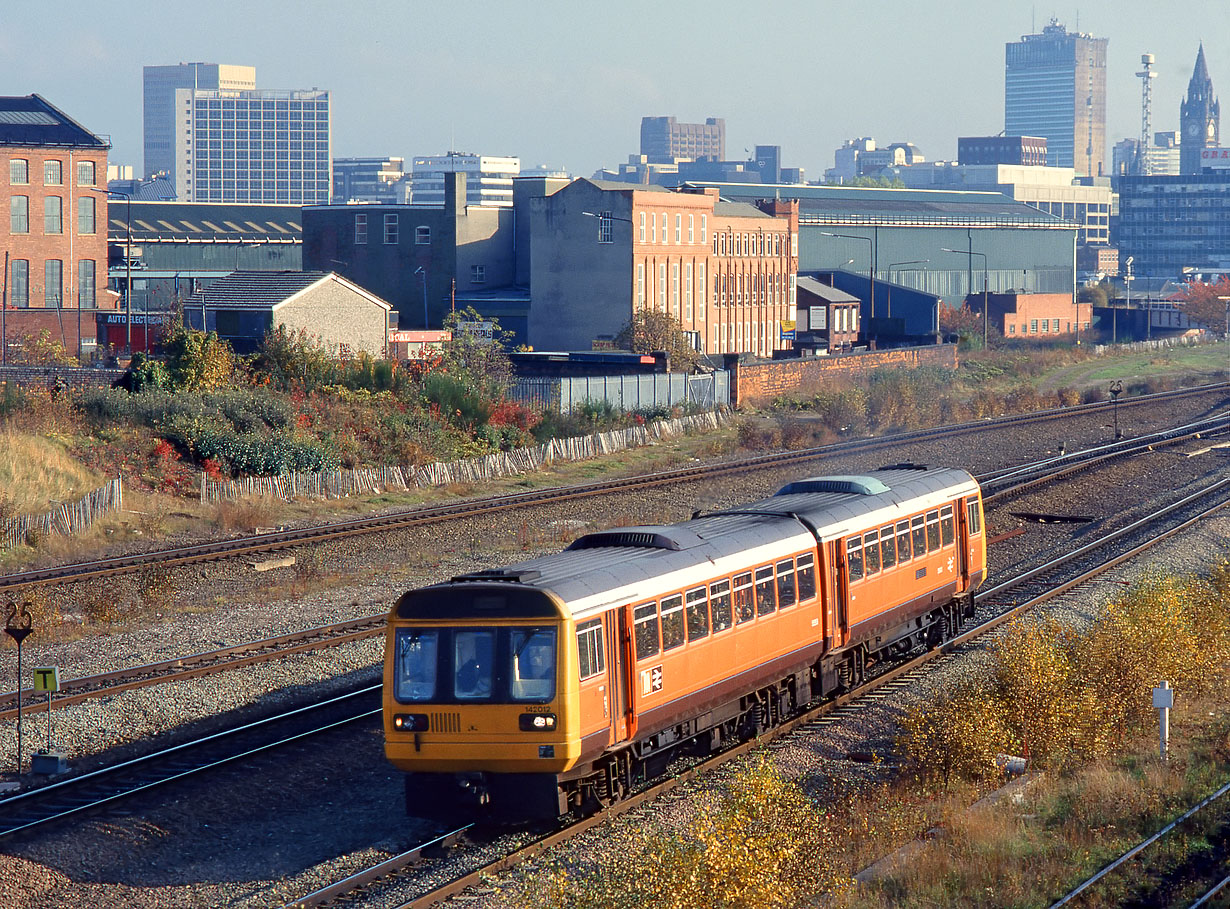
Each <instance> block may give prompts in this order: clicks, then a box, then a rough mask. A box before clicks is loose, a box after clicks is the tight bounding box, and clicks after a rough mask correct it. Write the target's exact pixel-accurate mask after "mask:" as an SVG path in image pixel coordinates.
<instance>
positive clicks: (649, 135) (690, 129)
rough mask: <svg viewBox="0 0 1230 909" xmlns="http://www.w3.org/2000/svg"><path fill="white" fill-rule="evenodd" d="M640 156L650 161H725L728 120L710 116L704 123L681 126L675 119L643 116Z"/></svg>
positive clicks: (682, 124)
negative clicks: (681, 159) (676, 159)
mask: <svg viewBox="0 0 1230 909" xmlns="http://www.w3.org/2000/svg"><path fill="white" fill-rule="evenodd" d="M641 154H642V155H646V156H648V158H649V160H650V161H651V162H658V161H660V160H663V159H673V158H688V159H690V160H693V161H695V160H696V159H697V158H712V159H713V160H715V161H725V160H726V121H725V120H723V119H722V118H720V117H710V118H709V119H707V120H706V121H705V122H704V123H679V122H678V121H676V120H675V118H674V117H642V118H641Z"/></svg>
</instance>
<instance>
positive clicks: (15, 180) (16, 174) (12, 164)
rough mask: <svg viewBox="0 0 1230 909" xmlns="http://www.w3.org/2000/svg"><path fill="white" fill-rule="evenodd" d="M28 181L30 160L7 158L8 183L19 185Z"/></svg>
mask: <svg viewBox="0 0 1230 909" xmlns="http://www.w3.org/2000/svg"><path fill="white" fill-rule="evenodd" d="M29 182H30V162H29V161H27V160H26V159H25V158H10V159H9V183H12V184H14V185H21V184H25V183H29Z"/></svg>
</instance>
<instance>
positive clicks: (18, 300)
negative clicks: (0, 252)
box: [9, 259, 30, 309]
mask: <svg viewBox="0 0 1230 909" xmlns="http://www.w3.org/2000/svg"><path fill="white" fill-rule="evenodd" d="M9 282H10V283H9V299H10V301H11V304H12V305H13V306H16V307H17V308H18V309H25V308H27V307H28V306H29V305H30V262H29V260H28V259H14V260H13V262H12V264H11V265H9Z"/></svg>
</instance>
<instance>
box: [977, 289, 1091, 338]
mask: <svg viewBox="0 0 1230 909" xmlns="http://www.w3.org/2000/svg"><path fill="white" fill-rule="evenodd" d="M982 301H983V295H982V294H971V295H970V296H969V297H967V298H966V305H967V306H968V307H969V308H970V310H971V311H972V312H975V313H977V314H978V315H980V316H981V315H982ZM987 312H988V313H989V314H990V321H991V325H992V326H993V327H994V328H996V329H997V330H998V331H1000V332H1001V333H1002V334H1003V336H1004V337H1005V338H1007V339H1008V340H1012V339H1013V338H1029V339H1032V340H1037V339H1039V338H1054V337H1057V336H1058V337H1064V336H1067V337H1075V335H1076V333H1077V332H1078V331H1081V332H1085V331H1088V330H1089V322H1090V320H1091V319H1092V318H1093V306H1092V304H1090V303H1073V302H1072V295H1071V294H1026V293H1003V294H989V295H988V296H987Z"/></svg>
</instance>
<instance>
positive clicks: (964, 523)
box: [953, 499, 970, 591]
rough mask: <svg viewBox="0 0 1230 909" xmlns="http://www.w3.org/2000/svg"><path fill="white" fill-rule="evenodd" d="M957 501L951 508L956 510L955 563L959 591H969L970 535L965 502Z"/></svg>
mask: <svg viewBox="0 0 1230 909" xmlns="http://www.w3.org/2000/svg"><path fill="white" fill-rule="evenodd" d="M967 501H969V500H968V499H958V500H957V501H956V502H955V503H954V505H953V507H954V508H955V509H956V510H957V563H958V565H959V571H960V574H961V590H963V591H965V590H969V557H970V551H969V547H970V534H969V520H968V517H967V509H966V504H965V503H966V502H967Z"/></svg>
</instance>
